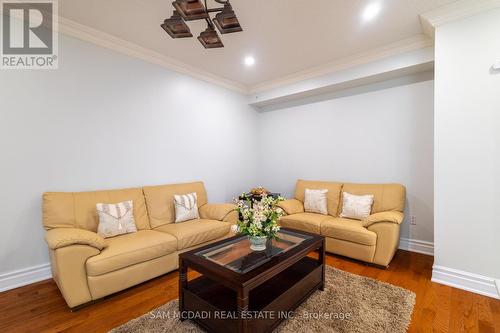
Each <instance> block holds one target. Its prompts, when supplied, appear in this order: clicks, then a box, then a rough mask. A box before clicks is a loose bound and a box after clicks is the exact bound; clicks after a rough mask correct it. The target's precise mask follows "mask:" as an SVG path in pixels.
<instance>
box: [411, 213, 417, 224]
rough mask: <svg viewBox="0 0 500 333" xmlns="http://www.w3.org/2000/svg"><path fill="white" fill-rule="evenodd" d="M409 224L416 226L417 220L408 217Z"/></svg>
mask: <svg viewBox="0 0 500 333" xmlns="http://www.w3.org/2000/svg"><path fill="white" fill-rule="evenodd" d="M410 224H411V225H417V218H416V217H415V216H414V215H412V216H410Z"/></svg>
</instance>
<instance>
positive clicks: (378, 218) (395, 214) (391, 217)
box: [363, 210, 404, 228]
mask: <svg viewBox="0 0 500 333" xmlns="http://www.w3.org/2000/svg"><path fill="white" fill-rule="evenodd" d="M403 219H404V214H403V213H401V212H399V211H397V210H391V211H387V212H380V213H375V214H372V215H370V216H368V217H367V218H366V219H364V220H363V226H364V227H365V228H368V227H369V226H371V225H372V224H374V223H379V222H391V223H397V224H401V223H402V222H403Z"/></svg>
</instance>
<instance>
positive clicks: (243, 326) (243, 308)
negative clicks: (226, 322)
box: [238, 288, 248, 333]
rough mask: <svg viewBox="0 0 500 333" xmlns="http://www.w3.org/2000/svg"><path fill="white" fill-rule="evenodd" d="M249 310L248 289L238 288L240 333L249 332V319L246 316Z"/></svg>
mask: <svg viewBox="0 0 500 333" xmlns="http://www.w3.org/2000/svg"><path fill="white" fill-rule="evenodd" d="M247 311H248V290H247V289H244V288H241V289H240V290H238V320H239V325H238V326H239V333H247V332H248V327H247V322H248V320H247V319H244V317H245V316H246V315H247V314H246V312H247Z"/></svg>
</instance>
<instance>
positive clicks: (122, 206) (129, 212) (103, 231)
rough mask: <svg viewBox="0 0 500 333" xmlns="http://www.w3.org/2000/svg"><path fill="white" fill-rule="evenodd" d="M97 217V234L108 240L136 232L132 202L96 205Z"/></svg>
mask: <svg viewBox="0 0 500 333" xmlns="http://www.w3.org/2000/svg"><path fill="white" fill-rule="evenodd" d="M96 208H97V214H98V215H99V225H98V226H97V234H99V235H100V236H101V237H104V238H109V237H114V236H118V235H122V234H128V233H131V232H137V227H136V226H135V220H134V204H133V201H132V200H130V201H124V202H120V203H117V204H103V203H98V204H97V205H96Z"/></svg>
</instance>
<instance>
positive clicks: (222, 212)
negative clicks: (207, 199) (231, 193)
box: [198, 203, 238, 223]
mask: <svg viewBox="0 0 500 333" xmlns="http://www.w3.org/2000/svg"><path fill="white" fill-rule="evenodd" d="M235 208H236V205H234V204H229V203H223V204H206V205H203V206H201V207H200V208H199V209H198V211H199V212H200V217H201V218H202V219H210V220H218V221H225V222H231V223H236V220H237V219H238V213H237V212H236V211H235ZM233 220H234V221H233Z"/></svg>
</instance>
